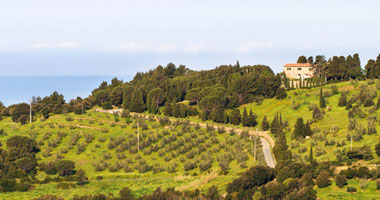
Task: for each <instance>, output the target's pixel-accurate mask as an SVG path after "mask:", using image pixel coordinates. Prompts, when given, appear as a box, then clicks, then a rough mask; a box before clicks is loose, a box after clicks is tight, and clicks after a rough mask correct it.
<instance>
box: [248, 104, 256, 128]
mask: <svg viewBox="0 0 380 200" xmlns="http://www.w3.org/2000/svg"><path fill="white" fill-rule="evenodd" d="M256 118H257V116H256V115H255V114H254V113H253V112H252V108H251V109H249V116H248V122H249V125H248V126H249V127H255V126H256V125H257V120H256Z"/></svg>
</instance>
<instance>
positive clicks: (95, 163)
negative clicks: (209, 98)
mask: <svg viewBox="0 0 380 200" xmlns="http://www.w3.org/2000/svg"><path fill="white" fill-rule="evenodd" d="M129 120H130V119H129V118H128V119H126V118H122V117H117V116H115V115H112V114H104V113H97V112H94V111H89V112H88V113H87V114H84V115H75V114H66V115H54V116H52V117H50V118H49V119H47V120H46V121H37V122H34V123H33V124H32V125H30V124H27V125H20V124H17V123H13V122H11V120H10V118H6V119H3V120H2V121H1V122H0V129H3V130H4V132H5V133H6V135H5V134H2V135H1V136H0V141H1V142H2V143H3V144H5V141H6V139H7V138H9V137H10V136H12V135H25V136H29V137H31V138H34V139H35V140H36V141H37V144H38V146H39V147H40V148H41V152H40V153H38V154H37V159H38V160H39V162H44V163H48V162H53V161H56V160H62V159H63V160H65V159H67V160H72V161H74V162H75V165H76V169H77V170H78V169H83V170H85V172H86V175H87V176H88V178H89V180H90V183H89V184H87V185H85V186H83V188H82V187H81V188H78V189H77V188H74V189H70V190H56V189H55V186H56V185H57V183H56V184H42V185H36V188H35V189H34V190H32V191H30V192H27V193H20V192H14V193H9V194H5V195H4V194H2V197H4V198H6V197H9V198H12V199H24V198H35V197H38V196H40V195H41V194H43V193H51V194H56V195H57V196H61V197H64V198H67V197H69V198H70V197H73V196H76V195H84V194H92V193H94V192H95V193H97V192H99V191H101V192H103V193H104V192H107V193H108V192H109V193H117V192H118V191H119V190H120V189H121V188H123V187H125V186H128V187H129V188H131V189H132V190H133V191H135V192H136V194H137V195H142V194H146V193H150V192H152V191H154V190H155V189H156V188H157V187H161V188H163V189H165V188H169V187H176V188H177V189H180V190H189V189H194V188H199V189H201V190H205V189H207V188H209V187H210V186H211V185H217V186H218V187H219V188H220V189H222V190H223V188H225V185H226V184H227V183H228V182H230V181H231V180H232V179H233V178H236V177H237V175H238V174H239V173H241V172H242V171H245V170H246V169H247V168H248V167H252V166H254V165H257V164H258V163H263V164H264V161H263V157H262V154H261V148H260V146H259V144H260V141H258V142H257V143H258V146H257V154H258V156H257V158H258V161H254V158H253V149H254V148H253V145H254V143H253V140H252V139H249V138H248V137H246V136H239V135H236V134H234V133H229V132H224V131H223V130H212V129H211V128H209V129H205V128H200V127H193V126H190V125H188V124H187V123H186V122H182V123H177V124H170V123H167V122H166V123H167V124H165V123H164V122H161V123H162V125H161V124H160V123H159V122H156V121H154V120H143V119H133V120H132V121H131V122H130V123H128V124H127V123H125V121H129ZM137 120H139V126H140V145H141V146H140V151H139V152H138V150H137V126H136V125H137V123H136V122H137ZM221 166H223V170H224V171H222V168H221ZM47 176H48V175H47V174H46V173H45V172H41V171H39V172H38V175H37V178H38V179H39V180H43V179H45V178H46V177H47ZM99 176H101V177H102V178H103V179H102V180H99ZM49 177H54V175H53V176H50V175H49Z"/></svg>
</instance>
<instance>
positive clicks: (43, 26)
mask: <svg viewBox="0 0 380 200" xmlns="http://www.w3.org/2000/svg"><path fill="white" fill-rule="evenodd" d="M379 8H380V1H375V0H373V1H371V0H362V1H357V0H344V1H343V0H342V1H341V0H329V1H327V0H319V1H311V0H286V1H285V0H279V1H273V0H266V1H262V0H260V1H256V0H230V1H227V0H64V1H62V0H33V1H30V0H1V1H0V69H1V72H0V75H3V76H14V75H22V76H36V75H47V76H49V75H133V74H135V73H136V72H138V71H140V72H141V71H147V70H149V69H152V68H154V67H156V66H157V65H166V64H167V63H169V62H173V63H175V64H176V65H177V66H178V65H179V64H184V65H186V66H187V67H189V68H191V69H194V70H200V69H211V68H214V67H216V66H218V65H222V64H234V63H236V61H237V60H239V62H240V64H241V65H255V64H265V65H268V66H270V67H271V68H272V69H273V70H274V71H275V72H280V71H281V70H282V66H283V65H284V64H285V63H292V62H295V61H296V60H297V58H298V56H299V55H305V56H310V55H313V56H314V55H325V56H326V57H330V56H333V55H345V56H346V55H348V54H354V53H359V55H360V58H361V60H362V66H363V67H364V65H365V64H366V62H367V60H368V59H371V58H376V57H377V55H378V54H379V53H380V39H379V33H380V12H378V10H379Z"/></svg>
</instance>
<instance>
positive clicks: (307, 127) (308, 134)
mask: <svg viewBox="0 0 380 200" xmlns="http://www.w3.org/2000/svg"><path fill="white" fill-rule="evenodd" d="M312 134H313V131H312V130H311V127H310V123H309V121H307V122H306V125H305V136H311V135H312Z"/></svg>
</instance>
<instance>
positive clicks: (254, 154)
mask: <svg viewBox="0 0 380 200" xmlns="http://www.w3.org/2000/svg"><path fill="white" fill-rule="evenodd" d="M254 138H255V146H254V152H253V156H254V158H255V161H256V140H257V127H256V134H255V137H254Z"/></svg>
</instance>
